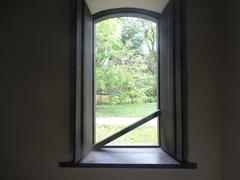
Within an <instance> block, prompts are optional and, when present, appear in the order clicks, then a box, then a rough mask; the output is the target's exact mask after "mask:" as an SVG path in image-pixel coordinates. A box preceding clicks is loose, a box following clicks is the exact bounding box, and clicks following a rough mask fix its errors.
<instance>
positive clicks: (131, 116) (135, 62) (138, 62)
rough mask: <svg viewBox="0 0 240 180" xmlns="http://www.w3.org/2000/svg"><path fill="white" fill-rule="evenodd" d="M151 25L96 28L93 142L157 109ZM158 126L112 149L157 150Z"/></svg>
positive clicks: (132, 21)
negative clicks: (129, 146) (139, 146)
mask: <svg viewBox="0 0 240 180" xmlns="http://www.w3.org/2000/svg"><path fill="white" fill-rule="evenodd" d="M156 30H157V27H156V23H155V22H152V21H149V20H145V19H141V18H133V17H120V18H112V19H107V20H104V21H101V22H99V23H97V24H96V34H95V36H96V42H95V43H96V47H95V51H96V141H97V142H98V141H100V140H102V139H104V138H106V137H108V136H109V135H111V134H113V133H115V132H117V131H118V130H120V129H122V128H124V127H126V126H128V125H129V124H131V123H132V122H135V121H136V120H140V119H141V118H143V117H145V116H147V115H149V114H151V113H152V112H154V111H155V110H156V109H157V103H156V102H157V62H156V60H157V50H156V49H157V44H156V39H157V35H156ZM156 122H157V121H156V120H155V123H148V124H146V125H143V126H141V127H139V128H137V129H135V130H134V131H133V132H130V133H128V134H126V135H124V136H123V137H120V138H119V139H117V140H115V141H114V144H157V141H158V139H157V123H156Z"/></svg>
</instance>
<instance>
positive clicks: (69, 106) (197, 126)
mask: <svg viewBox="0 0 240 180" xmlns="http://www.w3.org/2000/svg"><path fill="white" fill-rule="evenodd" d="M72 3H73V0H71V1H65V0H41V1H40V0H23V1H17V0H12V1H7V0H2V1H1V2H0V22H1V28H0V36H1V41H0V49H1V53H0V62H1V65H0V73H1V76H0V77H1V93H0V95H1V113H0V116H1V118H0V119H1V125H0V142H1V148H0V154H1V163H0V164H1V165H0V179H2V180H15V179H18V180H19V179H23V180H33V179H34V180H38V179H39V180H43V179H56V180H69V179H71V180H74V179H76V180H79V179H83V180H85V179H88V180H95V179H100V180H101V179H105V180H110V179H115V180H118V179H119V180H122V179H125V180H130V179H131V180H135V179H136V180H143V179H149V180H160V179H162V180H221V179H222V115H221V113H222V106H221V102H220V99H221V95H220V91H219V89H220V88H221V87H220V79H221V76H220V67H219V66H220V59H221V58H222V55H221V51H220V50H219V49H220V45H219V44H220V38H219V37H220V35H219V33H218V23H217V21H218V17H219V14H220V13H219V11H218V10H219V8H218V7H217V6H216V2H215V1H209V0H202V1H198V0H186V17H187V18H186V24H187V26H186V32H187V46H186V50H187V66H188V86H187V92H188V113H187V117H188V122H189V157H188V158H189V160H190V161H192V162H196V163H197V164H198V168H197V169H196V170H183V169H179V170H172V169H94V168H93V169H91V168H90V169H89V168H83V169H81V168H75V169H74V168H60V167H58V163H59V162H60V161H64V160H71V156H72V149H71V148H70V147H71V142H72V141H71V138H70V137H71V135H72V134H71V133H70V129H71V127H72V123H71V120H72V119H73V118H74V99H73V98H74V97H73V95H72V94H73V92H74V88H75V87H74V74H75V70H74V58H73V57H74V56H73V50H72V46H73V43H74V42H73V41H72V31H73V21H72V17H73V16H72V15H73V9H74V7H73V6H72ZM203 12H204V13H203ZM233 68H234V67H233ZM235 80H237V79H235ZM236 117H237V116H236Z"/></svg>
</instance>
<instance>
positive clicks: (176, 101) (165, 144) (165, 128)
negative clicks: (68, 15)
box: [60, 0, 196, 168]
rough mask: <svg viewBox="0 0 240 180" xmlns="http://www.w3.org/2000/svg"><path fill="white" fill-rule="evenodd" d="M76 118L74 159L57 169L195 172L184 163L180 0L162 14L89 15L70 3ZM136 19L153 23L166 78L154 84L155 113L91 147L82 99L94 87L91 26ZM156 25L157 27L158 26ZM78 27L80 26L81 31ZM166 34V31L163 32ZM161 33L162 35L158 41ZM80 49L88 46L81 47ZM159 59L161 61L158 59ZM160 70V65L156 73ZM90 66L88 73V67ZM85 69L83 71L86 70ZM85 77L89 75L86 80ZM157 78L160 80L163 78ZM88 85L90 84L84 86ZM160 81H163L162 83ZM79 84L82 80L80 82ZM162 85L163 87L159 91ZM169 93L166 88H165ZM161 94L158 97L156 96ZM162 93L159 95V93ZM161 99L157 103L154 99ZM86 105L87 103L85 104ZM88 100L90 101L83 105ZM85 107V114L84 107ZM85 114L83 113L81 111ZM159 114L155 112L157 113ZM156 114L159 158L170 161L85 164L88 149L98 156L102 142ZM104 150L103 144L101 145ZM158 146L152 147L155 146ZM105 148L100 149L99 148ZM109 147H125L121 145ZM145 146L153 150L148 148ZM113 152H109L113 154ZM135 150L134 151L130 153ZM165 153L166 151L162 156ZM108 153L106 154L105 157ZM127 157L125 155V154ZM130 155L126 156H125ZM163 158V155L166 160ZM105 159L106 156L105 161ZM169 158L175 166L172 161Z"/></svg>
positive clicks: (111, 12)
mask: <svg viewBox="0 0 240 180" xmlns="http://www.w3.org/2000/svg"><path fill="white" fill-rule="evenodd" d="M75 6H76V29H77V31H76V49H77V50H76V118H75V143H74V144H75V146H74V147H75V148H74V158H73V160H72V161H70V162H61V163H60V166H61V167H134V168H136V167H137V168H138V167H140V168H196V164H194V163H189V162H188V161H187V158H186V157H187V148H186V147H187V128H186V127H187V122H186V117H185V114H184V113H185V112H186V101H185V100H186V99H185V98H186V95H185V92H186V91H185V90H186V88H185V87H186V82H185V80H186V79H185V78H186V75H185V74H186V63H185V62H184V59H185V58H186V57H185V56H184V55H185V50H184V48H183V47H184V45H185V44H184V37H185V36H184V30H183V27H184V26H183V14H182V11H181V10H182V3H181V0H171V1H170V2H169V4H168V5H167V7H166V8H165V9H167V10H164V11H163V13H161V14H158V13H155V12H151V11H147V10H143V9H136V8H119V9H111V10H106V11H102V12H99V13H97V14H95V15H93V16H92V15H91V13H90V11H89V9H88V7H87V5H86V3H85V2H84V1H81V0H76V4H75ZM123 14H124V16H126V14H128V15H129V16H136V17H141V18H145V19H148V20H149V18H153V19H154V20H157V25H158V28H157V29H158V52H161V53H160V55H159V53H158V61H159V62H158V66H159V63H160V67H158V75H160V77H164V78H165V79H166V80H162V79H161V80H159V78H158V84H159V86H160V87H158V89H159V90H158V108H159V109H160V111H161V112H160V111H159V110H158V111H157V112H155V113H153V114H151V115H149V116H148V117H146V118H143V119H142V120H140V121H138V122H136V123H134V124H133V125H131V126H129V127H127V128H125V129H124V130H123V131H120V132H118V133H116V134H114V135H113V136H111V137H110V138H107V139H106V140H103V141H101V142H100V143H97V144H96V145H95V146H94V129H95V125H94V120H93V119H94V118H95V114H94V112H95V102H94V101H95V98H94V97H95V92H94V91H92V93H90V94H88V96H86V94H85V92H86V91H88V90H89V88H90V89H94V86H95V85H94V84H95V82H94V76H95V74H94V73H95V72H94V71H93V70H94V69H95V64H94V53H93V52H94V24H95V22H96V21H98V20H103V19H106V18H111V17H117V16H122V15H123ZM160 22H161V24H160ZM83 24H84V27H83ZM169 31H170V32H169ZM161 34H164V35H166V37H164V38H163V39H161V40H160V38H161V37H160V36H161ZM165 46H169V47H170V49H167V50H166V49H163V48H164V47H165ZM86 47H90V49H87V48H86ZM86 58H88V59H93V61H92V62H93V63H90V64H88V63H86V62H84V59H86ZM162 59H166V60H165V61H163V60H162ZM161 66H162V67H164V69H163V70H161ZM89 68H90V69H89ZM88 70H90V71H89V72H87V73H88V74H86V71H88ZM88 75H91V76H90V77H88ZM164 78H163V79H164ZM89 81H91V82H92V83H89ZM162 81H163V82H162ZM84 82H88V83H87V84H84ZM165 86H166V87H165ZM163 87H164V88H163ZM169 89H170V90H169ZM160 91H161V93H160ZM162 93H163V94H164V96H162V95H161V94H162ZM88 98H89V99H90V100H89V99H88ZM160 99H161V101H160ZM86 102H87V103H86ZM88 102H90V103H89V104H88ZM88 108H90V110H89V109H88ZM85 111H88V113H85V114H84V113H83V112H85ZM160 113H161V114H160ZM158 116H160V118H161V120H160V123H161V124H160V128H161V129H159V131H160V133H161V136H160V137H161V139H160V147H161V151H162V152H159V153H161V157H162V158H163V159H168V158H170V157H172V158H173V161H172V162H173V163H169V162H164V161H161V162H160V161H158V162H157V163H156V164H155V163H153V164H151V163H150V164H145V163H140V162H135V163H133V164H132V163H130V162H129V163H128V162H124V163H120V164H118V163H114V162H113V163H106V162H105V161H102V162H100V163H98V162H95V159H93V160H92V157H90V159H91V161H94V162H91V163H89V162H86V161H84V158H85V157H86V156H87V154H91V153H89V152H90V151H93V152H92V153H93V154H94V153H95V154H94V155H93V157H94V156H96V154H97V156H104V154H101V153H102V152H100V153H99V152H94V151H95V150H96V149H99V148H100V149H102V148H103V146H104V145H105V144H107V143H108V142H111V140H113V139H114V138H115V139H116V138H118V137H120V136H121V135H123V134H125V133H127V132H129V131H131V130H132V129H135V128H136V127H138V126H140V125H142V124H144V123H145V122H147V121H149V120H150V119H151V118H152V117H158ZM86 119H92V122H91V123H89V121H88V122H87V121H86ZM107 147H108V146H107ZM160 147H158V148H160ZM104 148H106V147H104ZM109 148H110V150H111V148H119V149H124V148H129V147H124V146H118V147H112V146H109ZM134 148H137V149H138V148H146V147H141V146H135V147H134ZM149 148H156V147H150V146H149ZM113 151H115V150H113ZM136 152H137V151H136ZM164 152H166V153H164ZM109 154H111V153H109ZM128 155H129V153H128ZM130 156H131V154H130ZM167 156H168V157H167ZM108 158H109V157H108ZM174 160H175V162H176V163H175V162H174Z"/></svg>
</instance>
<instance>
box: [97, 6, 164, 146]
mask: <svg viewBox="0 0 240 180" xmlns="http://www.w3.org/2000/svg"><path fill="white" fill-rule="evenodd" d="M118 17H136V18H141V19H145V20H147V21H152V22H154V23H156V35H157V36H156V41H157V42H156V43H157V50H156V51H157V59H156V67H157V72H156V75H157V80H156V83H157V102H156V103H157V109H156V110H155V111H153V113H152V114H154V113H155V114H156V112H159V114H158V115H157V117H156V118H157V129H158V132H157V133H158V144H156V145H137V146H138V147H139V148H141V147H142V148H144V147H160V144H161V142H160V141H161V137H160V113H161V112H160V83H159V82H160V79H159V76H160V68H159V65H160V56H159V54H160V44H159V26H160V24H159V17H160V14H159V13H156V12H152V11H147V10H144V9H138V8H117V9H110V10H105V11H101V12H99V13H96V14H94V15H93V23H94V29H93V40H94V43H95V42H96V39H95V34H96V33H95V26H96V24H97V23H98V22H101V21H105V20H107V19H111V18H118ZM95 47H96V45H95V44H93V48H94V50H93V53H95ZM95 57H96V55H95V54H94V64H93V67H94V70H93V71H94V72H96V69H95V68H96V67H95ZM95 81H96V78H95V74H94V78H93V82H94V83H95ZM94 85H95V84H94ZM93 89H94V92H95V90H96V88H95V86H94V87H93ZM95 95H96V94H95ZM94 97H95V96H94ZM93 104H94V105H96V102H95V99H94V101H93ZM93 111H94V119H93V126H94V130H93V138H94V139H93V142H94V144H95V142H96V141H95V137H96V130H95V128H96V114H95V113H96V112H95V111H96V107H95V106H93ZM149 115H151V114H149ZM149 115H148V116H149ZM148 116H146V117H148ZM146 117H143V118H142V119H139V120H138V122H139V121H141V120H143V119H145V118H146ZM151 120H152V119H150V120H149V121H151ZM135 124H136V127H139V126H137V124H138V123H135ZM143 124H145V123H143ZM143 124H142V125H143ZM132 127H134V129H135V128H136V127H135V126H134V125H133V126H132ZM127 129H128V127H126V130H127ZM134 129H133V130H134ZM129 132H130V131H129ZM119 134H121V133H119ZM121 136H122V135H121ZM121 136H120V137H121ZM107 139H108V138H107ZM98 146H99V145H98V144H97V146H95V145H94V148H96V147H98ZM114 146H115V145H107V146H105V147H104V148H108V147H114ZM116 147H118V148H121V147H129V148H130V147H136V145H116Z"/></svg>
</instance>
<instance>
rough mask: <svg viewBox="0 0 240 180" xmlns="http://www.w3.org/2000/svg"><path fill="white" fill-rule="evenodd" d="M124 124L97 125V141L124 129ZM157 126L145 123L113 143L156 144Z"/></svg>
mask: <svg viewBox="0 0 240 180" xmlns="http://www.w3.org/2000/svg"><path fill="white" fill-rule="evenodd" d="M124 127H125V126H124V125H97V127H96V128H97V129H96V131H97V133H96V135H97V137H96V141H97V142H99V141H100V140H102V139H105V138H106V137H108V136H110V135H112V134H113V133H115V132H117V131H119V130H121V129H123V128H124ZM156 128H157V126H154V125H143V126H140V127H138V128H136V129H135V130H133V131H131V132H129V133H127V134H125V135H123V136H122V137H120V138H118V139H116V140H115V141H113V142H112V143H111V144H139V145H140V144H145V145H156V144H157V142H158V138H157V137H158V135H157V129H156Z"/></svg>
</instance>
